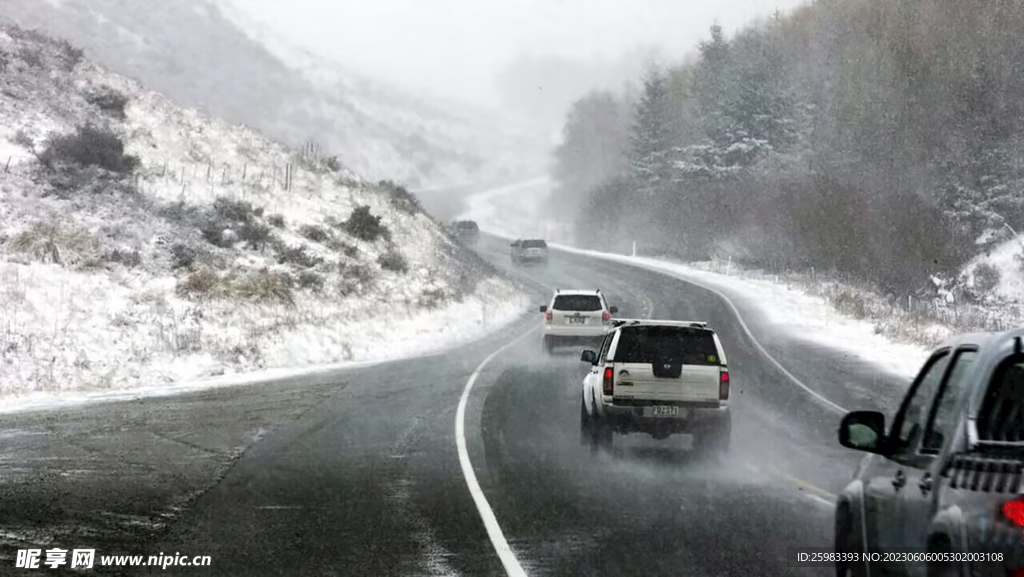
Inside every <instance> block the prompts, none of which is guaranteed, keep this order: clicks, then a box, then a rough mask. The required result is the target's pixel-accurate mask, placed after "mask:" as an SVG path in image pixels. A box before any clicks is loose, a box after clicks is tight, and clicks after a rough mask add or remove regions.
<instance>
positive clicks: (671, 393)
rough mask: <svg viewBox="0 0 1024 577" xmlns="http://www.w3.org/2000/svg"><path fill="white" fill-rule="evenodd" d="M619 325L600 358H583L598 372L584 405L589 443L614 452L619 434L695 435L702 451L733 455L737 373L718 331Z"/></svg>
mask: <svg viewBox="0 0 1024 577" xmlns="http://www.w3.org/2000/svg"><path fill="white" fill-rule="evenodd" d="M614 325H615V326H614V327H613V328H612V329H611V330H610V331H609V332H608V334H607V335H606V336H605V338H604V340H603V341H602V343H601V348H600V349H599V350H598V351H597V352H595V351H591V350H587V351H583V354H582V356H581V358H580V360H582V361H584V362H588V363H590V364H591V366H592V369H591V371H590V373H589V374H587V376H586V377H585V378H584V379H583V393H582V395H581V398H580V434H581V437H580V440H581V442H583V443H585V444H586V443H589V444H590V446H591V448H592V449H593V450H596V449H599V448H605V449H610V448H611V445H612V439H613V436H614V434H615V433H623V434H624V433H632V432H641V433H646V434H649V435H651V436H652V437H654V438H655V439H664V438H667V437H669V436H671V435H675V434H681V433H687V434H690V435H693V447H694V449H696V450H698V451H702V452H708V453H722V452H725V451H728V449H729V441H730V437H731V434H732V421H731V417H730V414H729V366H728V364H727V362H726V358H725V351H723V350H722V343H721V341H719V339H718V335H717V334H715V331H713V330H711V329H709V328H708V326H707V323H705V322H693V321H652V320H623V319H618V320H616V321H614Z"/></svg>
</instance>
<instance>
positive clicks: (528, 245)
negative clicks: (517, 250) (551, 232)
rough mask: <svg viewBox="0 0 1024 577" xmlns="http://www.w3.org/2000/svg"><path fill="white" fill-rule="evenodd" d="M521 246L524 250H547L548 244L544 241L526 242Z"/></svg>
mask: <svg viewBox="0 0 1024 577" xmlns="http://www.w3.org/2000/svg"><path fill="white" fill-rule="evenodd" d="M520 246H522V247H523V248H547V247H548V243H546V242H544V241H543V240H524V241H523V242H522V243H521V244H520Z"/></svg>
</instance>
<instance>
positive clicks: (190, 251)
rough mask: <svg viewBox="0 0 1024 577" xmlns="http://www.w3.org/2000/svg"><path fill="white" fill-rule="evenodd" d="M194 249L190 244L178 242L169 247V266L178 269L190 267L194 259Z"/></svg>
mask: <svg viewBox="0 0 1024 577" xmlns="http://www.w3.org/2000/svg"><path fill="white" fill-rule="evenodd" d="M196 256H197V254H196V250H195V249H194V248H192V247H190V246H187V245H184V244H181V243H178V244H175V245H174V246H172V247H171V268H172V269H175V270H176V269H179V268H185V269H190V268H192V264H193V263H195V261H196Z"/></svg>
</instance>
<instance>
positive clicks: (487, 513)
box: [455, 327, 538, 577]
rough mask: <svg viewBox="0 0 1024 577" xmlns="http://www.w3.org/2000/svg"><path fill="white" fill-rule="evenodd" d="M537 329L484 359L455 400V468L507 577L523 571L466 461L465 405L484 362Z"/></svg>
mask: <svg viewBox="0 0 1024 577" xmlns="http://www.w3.org/2000/svg"><path fill="white" fill-rule="evenodd" d="M537 328H538V327H534V328H532V329H530V330H528V331H526V332H525V333H523V334H522V335H520V336H518V337H516V338H515V339H513V340H512V341H510V342H508V343H506V344H505V345H504V346H502V347H501V348H499V349H498V350H496V351H494V352H493V353H491V354H490V355H488V357H487V358H486V359H484V361H483V362H482V363H480V366H478V367H477V368H476V370H475V371H473V374H472V375H470V377H469V380H468V381H466V388H465V389H463V391H462V398H460V399H459V408H458V410H456V411H455V446H456V448H457V449H458V452H459V465H460V466H461V467H462V475H463V476H464V477H466V485H467V486H468V487H469V494H470V496H472V497H473V503H474V504H475V505H476V510H477V512H479V513H480V519H481V520H483V522H484V528H485V529H487V536H488V537H490V539H491V544H492V545H493V546H494V550H495V551H496V552H497V553H498V558H499V559H501V564H502V565H503V566H504V567H505V573H507V574H508V575H509V576H510V577H526V571H524V570H523V566H522V565H520V564H519V560H518V559H516V556H515V554H514V553H513V552H512V548H511V547H509V544H508V541H506V540H505V534H504V533H502V532H501V527H500V526H499V525H498V519H497V518H496V517H495V516H494V511H492V510H491V506H490V504H489V503H488V502H487V497H485V496H484V492H483V489H481V488H480V483H479V482H478V481H477V479H476V472H475V471H474V470H473V463H472V462H470V460H469V451H467V450H466V424H465V421H466V405H467V404H468V403H469V392H470V391H471V390H473V384H474V383H476V380H477V378H478V377H479V376H480V373H481V372H483V370H484V367H486V366H487V363H490V362H491V360H492V359H493V358H494V357H496V356H498V354H500V353H501V352H502V351H504V350H505V349H508V348H509V347H511V346H513V345H515V344H516V343H518V342H519V341H521V340H523V339H525V338H526V337H528V336H530V335H531V334H533V333H534V332H536V331H537Z"/></svg>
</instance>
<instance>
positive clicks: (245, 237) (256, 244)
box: [237, 221, 276, 250]
mask: <svg viewBox="0 0 1024 577" xmlns="http://www.w3.org/2000/svg"><path fill="white" fill-rule="evenodd" d="M237 235H238V240H241V241H244V242H245V243H247V244H248V245H249V248H251V249H253V250H263V247H264V246H266V245H267V244H270V243H272V242H273V241H274V239H275V238H276V237H275V236H274V233H273V231H272V230H271V229H270V227H269V226H267V225H265V224H263V223H262V222H256V221H253V222H247V223H245V224H243V225H242V226H241V227H239V229H238V232H237Z"/></svg>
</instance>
